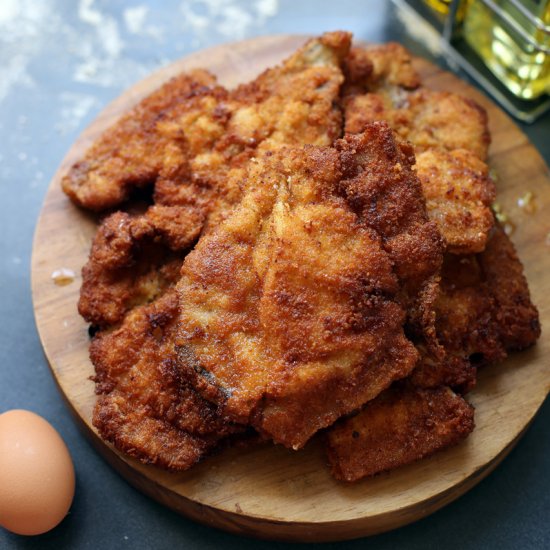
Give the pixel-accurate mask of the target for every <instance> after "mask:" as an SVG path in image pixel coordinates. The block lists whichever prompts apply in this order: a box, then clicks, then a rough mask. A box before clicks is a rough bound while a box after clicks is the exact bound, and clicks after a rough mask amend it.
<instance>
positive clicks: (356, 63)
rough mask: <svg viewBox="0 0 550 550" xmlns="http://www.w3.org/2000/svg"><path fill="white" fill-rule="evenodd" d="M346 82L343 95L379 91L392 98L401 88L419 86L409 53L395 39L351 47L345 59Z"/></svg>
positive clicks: (349, 95)
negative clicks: (385, 42)
mask: <svg viewBox="0 0 550 550" xmlns="http://www.w3.org/2000/svg"><path fill="white" fill-rule="evenodd" d="M344 74H345V75H346V81H345V84H344V87H343V93H342V96H343V98H346V97H351V96H354V95H358V94H365V93H367V92H382V93H386V94H388V95H390V96H391V97H393V98H397V97H399V92H400V90H401V89H403V90H414V89H415V88H418V87H419V86H420V83H421V82H420V76H419V75H418V73H417V72H416V71H415V70H414V68H413V66H412V58H411V56H410V54H409V52H408V51H407V50H406V49H405V48H404V47H403V46H402V45H401V44H397V43H396V42H389V43H387V44H380V45H375V46H368V47H353V48H351V50H350V52H349V54H348V56H347V57H346V59H345V61H344Z"/></svg>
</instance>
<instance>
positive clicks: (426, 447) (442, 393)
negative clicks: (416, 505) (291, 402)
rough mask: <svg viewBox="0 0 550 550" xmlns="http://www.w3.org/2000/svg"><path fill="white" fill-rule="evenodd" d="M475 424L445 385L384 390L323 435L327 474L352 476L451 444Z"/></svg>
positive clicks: (395, 465)
mask: <svg viewBox="0 0 550 550" xmlns="http://www.w3.org/2000/svg"><path fill="white" fill-rule="evenodd" d="M473 428H474V410H473V408H472V407H471V405H469V404H468V403H467V402H466V401H464V400H463V399H462V398H461V397H459V396H458V395H456V394H454V393H453V392H452V391H451V390H450V389H449V388H437V389H431V390H424V389H418V388H412V387H403V388H392V389H390V390H386V391H385V392H384V393H382V394H381V395H380V396H379V397H377V398H376V399H375V400H374V401H371V402H370V403H368V404H367V406H366V407H365V408H364V409H363V410H362V411H361V412H360V413H359V414H358V415H357V416H354V417H353V418H349V419H347V420H344V421H342V422H339V423H338V424H336V425H335V426H333V427H332V428H331V429H330V430H329V432H328V434H327V438H326V439H327V454H328V458H329V461H330V465H331V469H332V474H333V475H334V477H335V478H336V479H339V480H342V481H357V480H358V479H361V478H362V477H365V476H372V475H375V474H378V473H380V472H384V471H387V470H393V469H395V468H398V467H399V466H404V465H406V464H410V463H412V462H415V461H417V460H419V459H421V458H424V457H427V456H429V455H431V454H433V453H435V452H437V451H439V450H441V449H444V448H446V447H450V446H452V445H456V444H457V443H459V442H460V441H462V440H463V439H464V438H465V437H466V436H467V435H468V434H469V433H470V432H471V431H472V430H473Z"/></svg>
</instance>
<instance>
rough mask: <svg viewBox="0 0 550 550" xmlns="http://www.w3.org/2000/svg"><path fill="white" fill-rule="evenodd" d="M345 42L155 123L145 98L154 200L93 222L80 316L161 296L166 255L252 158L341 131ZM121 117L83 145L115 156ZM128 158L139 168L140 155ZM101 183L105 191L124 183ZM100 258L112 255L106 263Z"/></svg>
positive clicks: (327, 44)
mask: <svg viewBox="0 0 550 550" xmlns="http://www.w3.org/2000/svg"><path fill="white" fill-rule="evenodd" d="M349 42H350V36H349V34H347V33H327V34H325V35H323V36H322V37H320V38H317V39H313V40H310V41H309V42H308V43H307V44H306V45H305V46H304V47H303V48H301V49H299V50H298V51H297V52H296V53H294V54H293V55H292V56H291V57H289V58H288V59H287V60H286V61H284V62H283V64H282V65H281V66H278V67H275V68H272V69H268V70H267V71H265V72H264V73H262V74H261V75H260V76H259V77H258V78H256V79H255V80H253V81H252V82H251V83H249V84H246V85H243V86H241V87H239V88H237V89H236V90H235V91H234V92H226V91H224V90H222V89H221V88H219V87H217V88H205V89H202V90H197V91H196V93H194V94H192V95H191V96H189V97H183V98H181V100H180V101H179V102H176V101H173V102H172V103H170V104H169V105H168V106H167V107H166V109H165V110H164V111H162V112H161V113H158V112H156V111H155V112H156V118H155V120H156V124H155V125H154V127H152V126H151V125H150V124H149V122H150V120H149V118H148V117H147V116H145V114H144V113H145V111H146V109H148V108H151V105H150V103H151V102H150V101H149V100H145V101H144V102H143V104H142V105H141V107H140V108H139V109H138V111H137V112H138V113H140V114H142V117H141V119H140V118H139V117H138V119H137V121H136V122H135V123H136V124H138V123H139V121H140V120H142V119H143V120H146V121H148V122H147V124H148V126H147V128H148V130H147V131H148V132H151V133H152V134H151V137H150V139H151V141H152V142H155V139H157V138H155V137H154V136H157V137H158V139H160V142H161V143H162V144H164V145H163V147H164V160H163V163H162V166H161V168H160V169H159V170H158V171H157V172H155V178H156V179H155V178H153V179H155V182H156V183H155V191H154V200H155V205H154V206H152V207H150V208H149V210H148V211H147V212H146V213H145V214H144V215H142V216H133V217H132V218H131V219H130V218H129V217H127V216H125V215H122V214H115V215H114V218H108V219H107V220H106V221H105V222H104V223H103V224H102V225H101V226H100V228H99V230H98V233H97V235H96V237H95V239H94V243H93V245H92V252H91V254H90V258H89V260H88V263H87V264H86V266H85V268H84V271H83V285H82V290H81V299H80V303H79V311H80V313H81V314H82V315H83V317H84V318H85V319H87V320H88V321H90V322H93V323H94V324H97V325H100V326H106V325H111V324H113V323H116V322H118V321H120V319H121V318H122V316H123V315H124V313H125V312H126V311H127V310H128V309H130V308H131V307H133V306H134V305H138V304H141V303H146V302H147V301H150V300H151V299H153V298H155V297H156V296H158V295H160V293H161V292H162V290H163V289H164V288H166V286H169V285H170V284H171V283H172V282H173V277H171V276H169V277H167V276H166V272H167V271H168V272H169V273H170V274H172V273H173V269H172V267H173V266H174V265H176V264H175V263H174V262H173V260H174V259H175V258H181V257H182V256H183V253H184V252H185V251H186V249H187V248H188V247H189V246H190V245H191V244H193V243H194V241H195V240H196V239H197V237H198V235H199V234H200V232H201V231H202V230H203V226H204V224H205V222H207V223H208V226H209V227H213V226H215V225H216V224H218V223H219V222H220V221H221V220H222V219H223V218H224V217H225V216H226V215H227V214H228V212H230V210H231V209H232V207H233V206H234V205H235V204H236V203H238V201H239V200H240V198H241V194H242V193H241V180H242V174H243V171H244V169H245V167H246V166H247V164H248V162H249V161H250V159H251V158H252V157H253V155H255V154H261V152H263V151H268V150H270V149H276V148H278V147H280V146H281V145H283V144H302V143H311V144H315V145H329V144H331V143H332V142H333V140H334V139H336V138H337V137H339V136H340V132H341V126H342V120H341V113H340V110H339V109H338V108H337V107H336V105H335V102H336V99H337V97H338V92H339V88H340V85H341V83H342V81H343V75H342V72H341V70H340V64H341V62H342V59H343V58H344V56H345V55H346V54H347V51H348V49H349ZM158 93H160V92H156V93H155V94H158ZM155 94H153V96H151V98H154V97H156V96H155ZM162 97H164V96H162ZM148 101H149V102H148ZM155 105H156V104H155ZM151 116H152V115H151ZM128 120H130V119H128ZM128 124H129V122H128V121H127V119H126V118H124V119H122V121H121V122H120V123H119V126H120V127H119V126H115V127H114V128H113V129H112V130H111V131H109V132H108V133H107V134H105V136H104V138H102V140H103V141H102V140H100V141H99V142H98V143H97V144H96V145H95V146H93V147H92V149H91V150H90V151H92V152H93V151H94V150H95V149H94V147H100V148H101V150H102V151H104V152H105V154H106V155H107V156H108V154H107V144H110V147H111V148H112V151H111V155H115V156H116V155H118V154H119V152H118V149H117V148H116V145H115V143H113V142H112V139H114V138H112V136H113V135H118V133H121V132H122V134H121V135H124V131H125V130H124V128H126V126H127V125H128ZM117 128H118V130H117ZM123 130H124V131H123ZM117 132H118V133H117ZM139 135H140V134H138V136H139ZM110 136H111V137H110ZM159 136H160V137H159ZM121 139H122V138H121ZM140 151H141V149H140ZM90 154H92V153H91V152H90ZM129 154H130V153H128V155H129ZM117 158H118V157H117ZM103 160H104V162H107V165H108V161H106V160H105V159H103ZM132 162H135V163H136V165H139V163H140V159H139V158H135V159H133V161H132ZM74 170H75V169H73V172H74ZM73 172H71V173H70V174H69V176H68V178H70V177H73V176H74V174H73ZM123 173H124V171H123ZM71 174H72V176H71ZM88 175H89V182H88V183H87V184H86V183H83V186H84V187H86V186H87V187H88V188H89V189H88V192H87V193H88V194H92V195H93V193H94V191H93V189H95V187H94V185H95V182H96V179H97V178H96V176H95V172H93V171H91V172H89V174H88ZM103 176H104V178H105V179H107V180H108V179H109V176H108V174H107V173H105V174H103ZM83 177H84V176H83ZM109 181H110V183H109V186H110V187H113V188H114V187H116V186H117V185H122V183H121V182H120V181H119V180H118V179H112V178H111V180H109ZM106 185H107V184H106ZM124 185H125V184H124ZM124 189H127V187H124ZM124 193H126V191H124ZM124 196H126V195H124ZM121 197H122V195H121ZM121 216H122V217H124V222H121ZM143 228H146V229H143ZM122 243H124V249H123V250H119V248H120V247H121V246H122ZM144 251H146V252H144ZM174 253H175V254H174ZM102 255H103V256H109V257H110V258H111V259H112V258H113V257H117V258H118V259H117V260H116V261H115V262H113V261H110V262H105V261H103V260H102Z"/></svg>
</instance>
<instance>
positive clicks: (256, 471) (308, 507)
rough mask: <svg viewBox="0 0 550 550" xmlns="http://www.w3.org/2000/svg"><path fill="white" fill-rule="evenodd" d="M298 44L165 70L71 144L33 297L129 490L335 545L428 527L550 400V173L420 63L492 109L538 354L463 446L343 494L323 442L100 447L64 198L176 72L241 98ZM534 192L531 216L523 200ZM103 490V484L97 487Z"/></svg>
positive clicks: (226, 51)
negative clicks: (180, 466) (205, 453)
mask: <svg viewBox="0 0 550 550" xmlns="http://www.w3.org/2000/svg"><path fill="white" fill-rule="evenodd" d="M304 40H305V38H304V37H300V36H274V37H262V38H257V39H253V40H249V41H245V42H240V43H236V44H230V45H223V46H219V47H215V48H212V49H209V50H204V51H201V52H198V53H196V54H193V55H191V56H189V57H187V58H185V59H182V60H180V61H178V62H176V63H174V64H172V65H170V66H169V67H166V68H163V69H161V70H160V71H158V72H156V73H154V74H153V75H151V76H150V77H149V78H147V79H145V80H143V81H141V82H139V83H137V84H136V85H135V86H133V87H132V88H131V89H129V90H128V91H127V92H125V93H124V94H123V95H121V96H120V97H119V98H118V99H117V100H116V101H114V102H113V103H111V104H110V105H109V106H108V107H107V108H106V109H105V110H104V111H103V112H102V113H101V114H100V115H99V117H98V118H97V119H96V120H95V121H94V122H93V123H92V125H91V126H90V127H89V128H88V129H87V130H86V131H85V132H84V133H83V134H82V135H81V136H80V137H79V138H78V139H77V140H76V142H75V143H74V145H73V146H72V147H71V149H70V151H69V152H68V153H67V156H66V157H65V159H64V160H63V162H62V164H61V166H60V168H59V170H58V171H57V173H56V174H55V176H54V178H53V180H52V182H51V185H50V188H49V191H48V193H47V196H46V199H45V202H44V206H43V209H42V212H41V215H40V219H39V221H38V225H37V229H36V234H35V240H34V248H33V258H32V292H33V300H34V309H35V315H36V322H37V326H38V330H39V333H40V337H41V340H42V344H43V347H44V350H45V353H46V356H47V358H48V361H49V363H50V366H51V369H52V372H53V375H54V377H55V380H56V381H57V383H58V385H59V388H60V390H61V393H62V394H63V396H64V397H65V399H66V400H67V402H68V403H69V405H70V407H71V409H72V411H73V412H74V415H75V417H76V419H77V421H78V423H79V425H80V426H81V427H82V428H83V429H84V431H85V433H86V434H87V435H88V436H89V437H90V439H91V441H92V442H93V444H94V445H95V447H96V448H97V450H98V451H99V452H100V453H101V454H102V455H103V456H104V457H105V458H106V459H107V460H108V461H109V463H111V464H112V465H113V467H115V468H116V469H117V470H118V471H119V472H120V473H121V474H122V475H123V476H124V477H125V478H126V479H127V480H128V481H129V482H130V483H132V484H133V485H135V486H136V487H137V488H139V489H140V490H142V491H143V492H144V493H146V494H148V495H150V496H151V497H153V498H154V499H156V500H158V501H159V502H161V503H163V504H165V505H166V506H168V507H170V508H172V509H174V510H176V511H178V512H180V513H182V514H184V515H186V516H188V517H190V518H193V519H195V520H197V521H200V522H202V523H205V524H208V525H212V526H215V527H218V528H221V529H225V530H228V531H231V532H234V533H240V534H246V535H251V536H257V537H262V538H269V539H281V540H293V541H329V540H341V539H350V538H354V537H360V536H364V535H369V534H374V533H379V532H382V531H386V530H389V529H393V528H396V527H399V526H401V525H404V524H407V523H409V522H412V521H415V520H417V519H420V518H422V517H424V516H426V515H428V514H430V513H432V512H434V511H435V510H437V509H439V508H441V507H442V506H444V505H445V504H447V503H448V502H451V501H452V500H454V499H456V498H457V497H459V496H460V495H462V494H463V493H464V492H466V491H467V490H468V489H470V488H471V487H472V486H474V485H475V484H476V483H478V482H479V481H480V480H481V479H483V478H484V477H485V476H486V475H487V474H488V473H489V472H491V471H492V470H493V469H494V468H495V466H496V465H497V464H498V463H499V462H500V461H501V460H502V459H503V458H504V457H505V456H506V455H507V453H508V452H509V451H510V450H511V449H512V447H513V446H514V444H515V443H516V442H517V441H518V439H519V438H520V437H521V435H522V434H523V432H524V431H525V430H526V429H527V427H528V426H529V424H530V422H531V420H532V418H533V416H534V415H535V413H536V412H537V410H538V409H539V407H540V405H541V404H542V402H543V401H544V399H545V397H546V395H547V394H548V392H549V389H550V382H549V380H550V376H549V374H550V359H549V358H550V349H549V348H550V339H549V338H548V337H547V335H546V329H547V327H548V326H549V323H548V320H549V316H550V276H548V273H550V236H549V234H550V216H548V212H550V208H549V206H550V175H549V172H548V168H547V167H546V165H545V163H544V161H543V160H542V158H541V157H540V155H539V154H538V152H537V151H536V149H535V148H534V147H533V146H532V145H531V144H530V143H529V141H528V139H527V138H526V136H525V135H524V134H523V133H522V132H521V131H520V130H519V129H518V128H517V127H516V126H515V125H514V123H513V122H512V121H511V120H510V119H509V118H508V116H506V115H505V114H504V113H503V112H502V111H500V110H499V109H498V108H497V107H496V106H495V105H494V104H493V103H492V102H490V101H489V100H488V99H487V98H485V97H484V96H483V95H481V94H480V93H479V92H477V91H476V90H474V89H473V88H471V87H469V86H468V85H467V84H465V83H464V82H462V81H460V80H459V79H458V78H456V77H455V76H453V75H451V74H449V73H446V72H443V71H441V70H440V69H438V68H436V67H435V66H433V65H431V64H429V63H427V62H426V61H423V60H420V59H417V60H415V63H416V66H417V68H418V70H419V71H420V73H421V74H422V76H423V78H424V83H425V84H426V85H427V86H429V87H432V88H435V89H441V90H450V91H453V92H458V93H461V94H463V95H466V96H469V97H472V98H474V99H475V100H477V101H478V102H479V103H481V104H482V105H483V106H484V107H485V108H486V109H487V111H488V112H489V117H490V126H491V132H492V136H493V143H492V146H491V154H490V164H491V167H492V168H493V169H494V171H495V173H496V175H497V179H498V181H497V185H498V202H499V204H500V205H501V207H502V208H503V209H504V210H505V211H506V212H507V213H508V214H509V216H510V218H511V220H512V221H513V222H514V223H515V225H516V230H515V232H514V234H513V240H514V242H515V244H516V246H517V248H518V251H519V255H520V257H521V259H522V261H523V263H524V264H525V268H526V274H527V278H528V280H529V283H530V288H531V292H532V297H533V300H534V302H535V303H536V304H537V306H538V307H539V310H540V314H541V320H542V326H543V335H542V338H541V340H540V342H539V343H538V345H537V346H536V347H534V348H533V349H530V350H528V351H526V352H524V353H521V354H516V355H513V356H511V357H510V358H509V359H508V360H507V361H505V362H504V363H502V364H498V365H493V366H490V367H488V368H486V369H484V370H483V371H482V372H481V373H480V376H479V383H478V386H477V388H476V389H475V391H474V392H473V393H471V394H470V396H469V400H470V401H471V402H472V403H473V404H474V405H475V407H476V424H477V427H476V429H475V430H474V432H473V434H472V435H471V436H470V437H469V438H468V439H467V440H466V441H465V442H464V443H463V444H461V445H459V446H458V447H455V448H453V449H449V450H447V451H444V452H442V453H439V454H437V455H436V456H433V457H432V458H430V459H428V460H423V461H421V462H418V463H416V464H413V465H411V466H408V467H404V468H401V469H399V470H396V471H393V472H391V473H389V474H384V475H380V476H377V477H375V478H373V479H366V480H363V481H361V482H359V483H355V484H351V485H350V484H344V483H340V482H337V481H335V480H334V479H332V478H331V476H330V474H329V471H328V468H327V466H326V464H325V458H324V455H323V452H322V450H321V448H320V444H319V442H318V441H316V440H313V441H312V442H310V444H308V445H307V446H306V448H305V449H304V450H303V451H301V452H292V451H289V450H286V449H283V448H281V447H275V446H272V445H264V446H258V447H255V448H249V449H230V450H227V451H224V452H223V453H221V454H219V455H217V456H214V457H211V458H209V459H207V460H205V461H204V462H203V463H201V464H199V465H198V466H196V467H195V468H193V469H191V470H190V471H188V472H185V473H182V474H169V473H167V472H164V471H161V470H159V469H156V468H154V467H148V466H144V465H142V464H140V463H138V462H136V461H135V460H132V459H130V458H128V457H126V456H124V455H122V454H120V453H118V452H117V451H116V450H114V449H113V447H112V446H111V445H109V444H107V443H105V442H103V441H102V440H101V439H100V438H99V436H98V435H97V432H96V431H95V429H94V428H93V427H92V425H91V414H92V407H93V404H94V400H95V397H94V384H93V382H91V381H90V379H89V377H90V376H91V375H92V374H93V368H92V365H91V363H90V360H89V358H88V345H89V337H88V330H87V329H88V327H87V325H86V323H85V322H84V321H83V320H82V319H81V318H80V317H79V315H78V313H77V310H76V303H77V299H78V292H79V287H80V282H81V280H80V269H81V267H82V265H83V264H84V263H85V261H86V259H87V255H88V251H89V246H90V242H91V238H92V235H93V233H94V231H95V228H96V219H95V218H94V217H93V216H92V215H90V214H88V213H86V212H84V211H82V210H80V209H78V208H77V207H75V206H74V205H73V204H72V203H71V202H70V201H69V200H68V199H67V198H66V197H65V196H64V195H63V193H62V192H61V189H60V179H61V176H62V175H63V174H64V173H65V171H66V170H67V168H68V167H69V166H70V165H71V164H72V163H73V162H74V161H75V160H76V159H77V158H78V157H80V156H81V155H82V153H83V152H84V151H85V149H86V148H87V147H88V145H89V144H90V142H91V141H92V140H93V139H94V138H96V137H97V136H98V135H99V134H100V133H101V132H102V131H103V130H104V129H105V128H107V127H108V126H109V125H110V124H111V123H113V122H114V121H115V120H116V119H117V118H118V117H119V116H120V115H121V114H122V113H124V112H125V111H126V110H128V108H129V107H131V106H132V105H133V104H134V103H135V102H137V101H138V100H139V99H141V98H142V97H143V96H144V95H146V94H148V93H150V92H151V91H152V90H154V89H155V88H157V87H158V86H159V85H160V84H161V83H162V82H164V81H166V80H167V79H169V78H170V77H172V76H173V75H175V74H177V73H179V72H181V71H185V70H188V69H191V68H194V67H206V68H208V69H209V70H211V71H212V72H214V73H215V74H217V75H218V77H219V80H220V81H221V83H222V84H224V85H226V86H228V87H232V86H234V85H236V84H238V83H240V82H243V81H247V80H249V79H251V78H253V77H254V76H255V75H256V74H257V73H259V72H260V71H262V70H263V69H265V68H266V67H268V66H271V65H274V64H276V63H278V62H279V61H281V60H282V59H283V58H284V57H286V56H287V55H288V54H290V53H291V52H292V51H293V50H294V49H295V48H296V47H298V46H299V45H301V44H302V43H303V42H304ZM527 191H531V192H532V193H534V195H535V204H536V211H535V212H534V213H527V212H525V211H524V210H522V209H521V208H519V207H518V205H517V201H518V199H519V198H520V197H521V196H523V195H524V194H525V193H526V192H527ZM60 268H68V269H71V270H73V271H74V272H75V273H76V278H75V281H74V282H73V283H72V284H69V285H67V286H58V285H56V284H54V282H53V280H52V273H53V272H54V271H55V270H58V269H60ZM97 482H98V483H101V479H98V480H97Z"/></svg>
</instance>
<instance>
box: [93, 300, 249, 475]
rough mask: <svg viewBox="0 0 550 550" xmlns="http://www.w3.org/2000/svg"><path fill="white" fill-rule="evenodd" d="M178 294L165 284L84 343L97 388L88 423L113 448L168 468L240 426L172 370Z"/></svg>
mask: <svg viewBox="0 0 550 550" xmlns="http://www.w3.org/2000/svg"><path fill="white" fill-rule="evenodd" d="M177 308H178V298H177V295H176V292H175V290H169V291H167V292H166V293H165V294H164V296H163V297H162V298H159V299H158V300H156V301H155V302H153V303H152V304H149V305H147V306H141V307H138V308H135V309H134V310H132V311H131V312H130V313H129V314H128V315H127V316H126V318H125V319H124V322H123V323H122V325H121V326H120V327H119V328H118V329H116V330H114V331H110V332H100V333H99V334H98V335H97V336H96V337H95V338H94V340H93V342H92V344H91V346H90V357H91V360H92V363H93V364H94V366H95V369H96V376H95V382H96V393H97V394H98V395H99V398H98V400H97V403H96V406H95V408H94V414H93V424H94V426H95V427H96V428H97V429H98V431H99V433H100V435H101V436H102V437H103V438H104V439H106V440H107V441H110V442H112V443H113V444H114V445H115V447H117V448H118V449H119V450H121V451H124V452H126V453H128V454H129V455H131V456H133V457H135V458H138V459H139V460H141V461H142V462H145V463H149V464H156V465H158V466H162V467H164V468H168V469H170V470H185V469H187V468H189V467H191V466H192V465H193V464H195V463H196V462H197V461H198V460H199V459H200V458H201V457H202V456H203V455H204V454H205V453H207V452H208V451H210V450H211V449H213V448H214V447H215V446H216V444H217V443H218V441H219V440H220V439H221V438H223V437H226V436H228V435H230V434H233V433H237V432H240V431H242V428H240V427H238V426H235V425H233V424H230V423H228V422H226V421H225V420H224V419H223V418H222V417H221V416H219V415H218V414H217V412H216V409H215V407H214V406H212V405H211V404H210V403H208V402H207V401H204V400H203V399H202V398H201V397H200V396H199V395H198V394H197V393H196V392H195V391H194V390H193V389H192V388H191V387H190V386H188V385H187V384H186V383H185V382H184V381H183V380H182V379H181V377H180V376H179V373H178V369H177V368H176V365H175V352H174V346H173V338H174V330H175V319H176V316H177Z"/></svg>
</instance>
